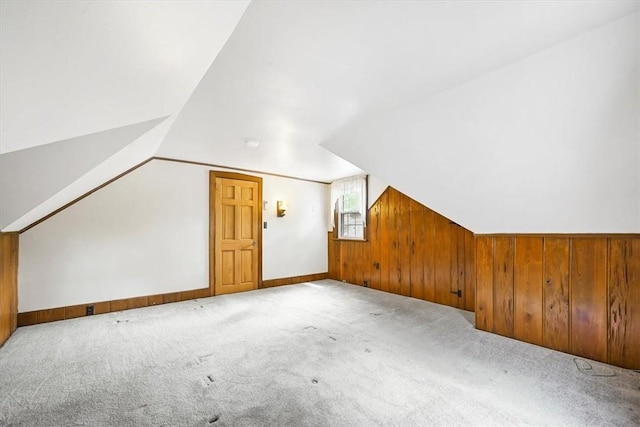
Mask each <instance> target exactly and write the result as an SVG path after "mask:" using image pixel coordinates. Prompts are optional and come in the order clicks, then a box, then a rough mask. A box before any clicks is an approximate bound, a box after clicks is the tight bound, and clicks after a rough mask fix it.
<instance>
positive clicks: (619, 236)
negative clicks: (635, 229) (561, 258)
mask: <svg viewBox="0 0 640 427" xmlns="http://www.w3.org/2000/svg"><path fill="white" fill-rule="evenodd" d="M473 235H474V236H476V237H557V238H563V239H589V238H591V239H601V238H603V237H604V238H615V239H637V238H640V233H613V234H612V233H474V234H473Z"/></svg>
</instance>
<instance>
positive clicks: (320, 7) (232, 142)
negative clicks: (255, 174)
mask: <svg viewBox="0 0 640 427" xmlns="http://www.w3.org/2000/svg"><path fill="white" fill-rule="evenodd" d="M247 5H248V6H247ZM245 9H246V10H245ZM637 9H638V1H633V0H631V1H554V2H538V1H531V2H513V1H495V2H466V1H465V2H450V1H428V2H427V1H425V2H402V1H400V2H398V1H388V2H385V1H382V2H379V1H376V2H374V1H371V2H363V1H343V2H335V1H311V2H302V1H300V2H295V1H269V2H252V3H251V4H248V3H247V2H235V1H234V2H214V1H199V2H189V1H176V2H174V1H150V2H81V1H70V2H7V1H2V18H1V19H2V34H1V36H2V37H1V43H2V45H1V48H2V49H1V50H2V52H1V58H0V59H1V64H0V65H1V66H2V70H1V71H2V72H1V73H0V74H1V76H0V85H1V91H0V92H1V94H0V102H1V104H2V105H1V106H2V111H1V112H0V148H1V149H0V153H11V152H13V151H16V150H20V149H24V148H29V147H34V146H39V145H43V144H48V143H51V142H57V141H62V140H68V139H71V138H77V137H80V136H82V135H89V134H95V133H97V132H104V131H109V130H110V129H117V128H121V127H123V126H126V125H130V124H132V123H141V122H144V121H147V120H150V119H154V118H158V117H164V116H169V117H168V118H167V119H166V120H165V121H164V122H162V123H161V124H160V125H158V126H157V127H155V128H154V129H153V130H151V131H150V132H149V133H147V134H145V135H142V136H141V139H143V141H140V140H136V141H133V142H132V143H131V144H130V145H129V146H127V147H125V148H124V149H123V150H121V151H119V152H118V153H116V154H114V155H112V156H110V157H109V156H107V157H105V159H104V162H103V163H101V164H99V165H97V166H96V168H95V169H93V170H92V171H91V172H87V173H86V174H85V175H83V176H82V177H81V178H79V179H75V180H73V181H69V182H68V185H67V187H65V188H64V189H63V190H61V191H60V192H58V193H56V194H55V195H49V198H46V196H39V197H38V198H40V199H42V200H41V202H42V203H41V204H40V205H38V206H36V208H34V209H31V210H30V211H29V212H23V213H22V216H18V217H15V215H16V214H12V215H10V216H11V218H8V219H7V220H6V221H9V222H11V224H12V225H11V228H7V227H6V226H7V224H9V222H6V221H3V223H2V224H0V226H1V227H3V229H4V230H9V229H18V228H17V227H18V224H21V225H24V224H25V223H28V221H30V220H31V219H34V218H36V217H37V216H38V215H41V214H43V213H45V212H46V211H50V210H52V209H55V206H56V205H60V203H64V202H63V200H67V201H68V199H69V197H73V196H74V195H75V196H77V195H78V194H77V193H78V192H80V191H83V189H86V188H87V187H88V186H89V183H91V184H95V183H97V182H98V181H99V180H105V179H109V177H110V176H111V177H112V176H115V175H117V174H118V173H120V172H122V171H123V170H126V169H127V168H129V167H131V166H132V165H133V164H135V163H137V162H140V161H142V160H144V159H145V158H148V156H150V155H153V154H154V153H155V155H157V156H164V157H172V158H178V159H184V160H191V161H199V162H206V163H212V164H218V165H223V166H230V167H238V168H245V169H253V170H260V171H264V172H272V173H279V174H283V175H290V176H296V177H301V178H307V179H315V180H321V181H331V180H333V179H335V178H339V177H342V176H347V175H351V174H355V173H359V172H360V171H361V170H360V169H359V168H362V169H364V170H366V171H367V172H368V173H372V174H374V175H376V176H379V177H380V178H382V179H383V180H385V181H386V182H388V183H389V184H391V185H394V186H396V187H397V188H399V189H400V190H404V191H405V192H408V193H410V195H412V196H413V197H414V198H416V199H417V200H419V201H421V202H422V203H424V204H427V205H429V206H431V207H433V208H435V209H440V210H442V213H444V214H447V215H449V216H451V217H452V218H456V219H458V220H459V221H460V222H461V223H462V224H463V225H466V226H467V227H468V228H471V229H472V230H473V231H486V230H490V231H500V230H499V229H500V224H498V229H496V228H495V226H496V223H495V222H491V221H490V220H488V218H491V217H492V215H493V216H495V215H498V216H499V215H500V213H501V212H504V206H501V205H500V204H496V205H494V207H493V208H486V207H484V205H486V204H483V208H482V209H479V210H478V211H477V212H478V215H475V216H474V212H476V211H475V209H476V208H473V209H471V210H469V207H468V205H462V206H461V204H460V203H457V202H455V203H454V202H446V200H445V199H446V197H450V198H451V200H454V199H455V200H463V199H465V198H466V197H471V198H472V199H473V200H484V199H483V198H484V197H486V195H487V192H486V191H484V190H479V189H478V188H477V187H473V186H469V185H466V187H465V185H464V184H456V185H451V186H448V187H447V186H441V187H438V186H435V185H426V186H424V188H422V189H418V187H419V185H417V184H407V183H408V182H409V180H410V179H412V180H413V181H414V182H416V183H420V182H424V181H425V180H428V181H429V182H432V181H433V179H434V176H433V173H432V172H433V171H441V172H443V173H442V175H439V178H438V179H439V180H440V181H444V180H445V178H446V177H447V174H448V173H450V171H452V170H456V168H458V169H459V170H464V169H465V168H464V167H465V165H464V164H463V165H456V163H455V161H456V160H455V159H453V158H451V157H450V156H449V154H448V153H449V152H448V151H447V149H446V146H447V145H446V141H447V139H448V138H449V135H448V132H447V131H446V129H445V131H443V132H442V133H437V134H434V135H432V136H434V137H437V138H438V143H434V141H433V140H432V139H429V138H420V137H418V138H416V134H412V133H408V134H407V133H403V132H400V130H402V129H401V128H402V127H406V126H408V125H410V124H408V123H404V122H402V121H398V120H397V118H396V116H395V115H397V114H400V115H402V114H403V113H405V112H406V113H407V114H408V115H409V116H411V117H413V119H414V120H416V121H417V122H421V121H423V120H424V119H425V118H428V116H424V115H423V113H424V114H434V113H436V112H437V110H438V105H439V104H438V102H437V101H433V102H434V105H432V107H431V108H432V109H431V110H424V111H423V110H420V109H418V110H415V109H414V107H415V106H416V105H418V104H419V105H422V104H421V103H424V102H427V100H431V99H434V100H437V99H440V98H438V96H441V94H444V93H448V92H450V91H454V90H456V88H460V87H464V86H465V84H468V83H469V82H473V81H475V80H477V79H480V78H482V77H483V76H489V75H491V74H492V73H495V72H497V71H499V70H501V69H504V68H506V67H509V66H510V65H511V64H518V63H522V62H523V61H526V58H529V57H535V55H537V54H540V53H541V52H544V51H546V50H549V49H552V48H554V47H555V46H557V45H561V44H562V43H564V42H566V41H568V40H571V39H573V38H576V37H578V36H580V35H581V34H586V33H589V32H591V31H597V30H598V28H600V27H602V26H604V25H606V24H608V23H611V22H614V21H616V20H619V19H621V18H623V17H625V16H628V15H630V14H632V13H634V12H635V11H636V10H637ZM614 38H615V37H614ZM598 40H599V39H598ZM593 43H595V45H598V43H599V42H597V41H594V42H593ZM626 48H627V49H628V48H629V47H628V46H627V47H626ZM545 64H546V63H545V62H544V60H543V61H542V65H540V67H541V69H544V66H545ZM572 64H573V63H572ZM619 65H620V66H621V67H623V66H625V65H624V64H619ZM525 68H526V67H525ZM516 71H517V72H526V69H525V70H523V69H521V68H519V69H516ZM525 74H526V73H525ZM514 79H515V80H517V77H515V78H514ZM531 79H534V80H535V79H536V76H535V75H534V76H531ZM596 81H597V79H596ZM631 82H632V83H633V81H631ZM496 85H497V86H495V87H494V86H491V85H489V84H487V86H483V88H481V89H480V92H482V91H483V90H484V91H487V90H490V89H491V90H493V89H496V88H498V89H499V90H504V88H500V83H499V82H498V83H496ZM515 87H516V88H517V84H516V85H515ZM498 89H496V90H498ZM547 89H548V88H547ZM556 89H559V90H562V88H561V87H560V88H555V87H554V90H556ZM635 93H640V91H635ZM481 96H484V97H485V98H484V99H485V100H488V101H489V103H490V102H491V101H490V100H491V93H488V92H484V93H483V95H481ZM605 98H606V96H605V95H603V96H602V97H600V98H598V99H600V100H603V99H605ZM528 100H529V99H523V100H518V99H512V100H511V101H510V102H512V103H513V104H511V105H510V106H509V107H505V108H507V109H512V110H517V109H518V108H519V106H520V105H519V103H524V104H523V105H526V103H527V102H528ZM454 101H459V102H466V101H467V99H466V98H465V97H464V96H463V97H461V98H460V99H459V100H458V99H457V98H456V99H452V100H451V101H450V102H454ZM474 105H476V107H479V108H483V105H482V104H480V105H477V104H474ZM408 106H413V107H408ZM403 108H409V110H408V111H405V110H403ZM496 108H498V107H496ZM499 108H502V107H499ZM415 111H420V113H419V114H418V113H416V114H414V115H413V116H412V114H413V113H415ZM451 111H452V113H451V114H454V113H455V108H453V109H451ZM624 111H627V110H624ZM434 117H437V115H436V116H434ZM636 117H637V115H636ZM434 120H435V119H434ZM437 120H438V121H439V122H441V123H442V122H451V121H454V122H455V120H456V118H455V116H453V115H452V116H445V117H438V118H437ZM492 120H493V118H492ZM373 125H375V126H373ZM523 126H529V123H524V124H523ZM369 127H370V128H371V129H376V131H371V132H367V131H366V129H367V128H369ZM467 130H469V131H471V130H473V131H477V132H485V138H484V139H482V138H481V139H480V140H479V142H477V143H476V145H475V146H476V147H477V146H478V144H481V143H486V142H487V139H489V140H490V139H491V135H492V134H491V132H488V131H487V130H486V128H469V129H467ZM514 132H515V134H518V132H516V131H514ZM519 132H520V133H526V132H528V129H527V128H519ZM406 137H410V140H402V139H401V138H406ZM247 138H251V139H257V140H259V141H260V146H259V147H257V148H253V149H251V148H249V147H246V146H245V144H244V141H245V139H247ZM456 138H457V137H456ZM624 138H627V139H628V135H626V136H624ZM624 138H623V139H624ZM556 140H557V138H556V139H550V140H549V141H554V142H555V141H556ZM456 141H458V139H456ZM625 141H626V140H625ZM593 143H594V144H595V142H593ZM627 143H628V141H627ZM527 144H535V141H533V142H532V141H528V142H527ZM443 147H445V148H443ZM528 147H531V146H530V145H528ZM459 148H460V149H461V150H467V151H469V150H468V148H469V147H468V146H465V145H464V144H463V145H460V146H459ZM525 148H526V147H525ZM569 148H571V149H573V146H569ZM525 151H526V150H525ZM639 151H640V149H639ZM470 152H476V151H473V150H472V151H470ZM2 155H3V156H4V155H5V154H2ZM427 157H428V158H429V159H440V160H441V161H442V162H441V163H440V166H439V167H433V168H432V169H431V172H428V171H425V170H424V164H423V163H421V162H420V161H419V159H423V158H427ZM632 157H633V158H635V159H640V154H638V153H635V156H632ZM381 159H382V160H384V161H381ZM404 159H409V160H410V161H409V162H405V161H404ZM386 160H388V161H386ZM483 160H485V161H489V162H490V163H489V164H488V165H486V167H487V169H488V170H492V167H493V163H492V162H495V164H497V165H499V164H500V159H499V158H492V159H487V158H484V159H483ZM23 161H24V160H23ZM69 161H73V160H72V159H70V160H69ZM445 162H446V166H444V163H445ZM436 166H437V165H436ZM636 166H639V165H636ZM624 167H625V168H627V169H628V168H629V165H624ZM407 171H410V173H408V172H407ZM491 176H492V179H491V180H489V181H487V182H485V184H487V185H489V184H492V183H494V181H493V179H494V178H493V176H494V175H491ZM620 178H621V179H622V178H626V177H620ZM438 179H436V181H437V180H438ZM637 181H638V186H640V178H638V179H637ZM5 187H6V188H8V190H5V189H4V188H5ZM23 187H24V186H23ZM27 187H28V186H27ZM12 188H13V189H17V188H19V186H11V185H8V186H3V190H2V191H3V194H4V193H5V191H7V192H11V191H13V190H12ZM24 191H26V192H28V191H29V190H28V188H27V189H24V188H20V193H21V194H22V192H24ZM85 191H86V190H85ZM518 191H519V189H518V188H517V187H516V186H512V187H511V188H510V189H508V190H505V194H504V195H505V196H506V198H510V197H512V196H513V197H515V195H517V193H518ZM80 194H81V193H80ZM635 194H636V197H637V196H638V195H640V187H638V191H637V193H635ZM54 196H55V197H54ZM445 196H446V197H445ZM25 197H26V196H25ZM43 197H45V198H44V199H43ZM4 200H6V197H5V196H3V195H2V194H0V201H4ZM30 200H31V198H30ZM586 200H587V202H585V203H583V204H582V205H580V206H589V204H590V203H591V198H589V197H587V198H586ZM616 200H617V199H616ZM516 203H518V200H517V197H516ZM634 203H635V205H636V206H637V207H638V208H639V209H640V202H638V201H637V200H635V202H634ZM31 204H32V203H31V202H30V203H29V205H31ZM0 209H4V208H3V207H2V205H0ZM12 209H13V208H12ZM12 209H9V211H11V212H14V211H21V210H24V209H17V210H12ZM27 214H28V215H27ZM45 214H46V213H45ZM508 214H509V215H511V217H516V218H517V217H518V213H517V212H516V213H514V212H509V213H508ZM604 214H606V212H605V213H603V215H604ZM17 215H21V214H17ZM534 216H535V215H534ZM627 216H628V215H627ZM14 217H15V218H14ZM471 218H477V219H476V220H473V219H471ZM529 219H530V218H529V217H522V218H521V220H522V221H519V220H516V221H515V222H514V223H513V224H509V226H508V227H504V228H503V230H504V231H513V230H516V229H523V227H522V224H524V223H525V222H526V221H528V220H529ZM5 222H6V223H5ZM552 222H553V220H552ZM564 224H566V222H556V223H555V225H556V226H558V228H559V229H560V228H563V227H564ZM544 226H545V225H544V224H539V223H534V228H536V229H538V231H544V230H542V229H541V228H544ZM474 227H475V228H476V229H474ZM507 228H508V230H507ZM596 228H597V227H595V226H594V223H588V224H587V226H586V229H585V230H584V231H588V230H587V229H593V230H595V229H596ZM605 228H606V227H605ZM622 228H628V221H626V222H625V221H623V226H622ZM567 231H568V230H567Z"/></svg>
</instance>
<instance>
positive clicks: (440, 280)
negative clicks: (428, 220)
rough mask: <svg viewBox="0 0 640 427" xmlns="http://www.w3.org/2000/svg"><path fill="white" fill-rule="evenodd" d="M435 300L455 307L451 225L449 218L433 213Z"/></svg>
mask: <svg viewBox="0 0 640 427" xmlns="http://www.w3.org/2000/svg"><path fill="white" fill-rule="evenodd" d="M434 219H435V221H434V224H435V302H437V303H438V304H445V305H453V306H454V307H457V305H458V304H457V302H458V301H457V297H456V299H453V298H452V295H451V263H452V262H454V260H453V259H452V258H451V250H452V249H451V248H452V245H451V227H450V224H449V222H450V221H449V220H448V219H447V218H445V217H443V216H442V215H438V214H436V215H435V218H434Z"/></svg>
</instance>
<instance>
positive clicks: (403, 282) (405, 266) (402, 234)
mask: <svg viewBox="0 0 640 427" xmlns="http://www.w3.org/2000/svg"><path fill="white" fill-rule="evenodd" d="M399 194H400V198H399V200H398V202H399V205H398V210H399V215H400V221H399V228H398V244H399V257H400V258H399V265H400V287H399V293H400V295H404V296H406V297H408V296H410V295H411V224H410V221H409V218H410V216H411V213H410V200H411V199H410V198H409V197H407V196H405V195H404V194H402V193H399Z"/></svg>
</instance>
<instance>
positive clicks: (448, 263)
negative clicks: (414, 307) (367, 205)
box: [329, 187, 475, 311]
mask: <svg viewBox="0 0 640 427" xmlns="http://www.w3.org/2000/svg"><path fill="white" fill-rule="evenodd" d="M368 216H369V219H368V221H367V240H366V241H358V240H338V239H336V238H335V235H334V233H329V277H330V278H331V279H336V280H344V281H346V282H348V283H352V284H356V285H364V286H368V287H370V288H372V289H377V290H381V291H386V292H391V293H395V294H400V295H404V296H411V297H414V298H419V299H423V300H426V301H431V302H436V303H439V304H444V305H449V306H453V307H458V308H462V309H464V310H469V311H474V307H475V242H474V237H473V234H472V233H471V232H470V231H469V230H467V229H465V228H463V227H461V226H459V225H458V224H456V223H454V222H452V221H450V220H449V219H447V218H445V217H443V216H442V215H439V214H437V213H436V212H434V211H432V210H431V209H429V208H427V207H426V206H423V205H421V204H420V203H418V202H416V201H415V200H412V199H411V198H409V197H408V196H406V195H404V194H402V193H400V192H399V191H397V190H395V189H394V188H392V187H388V188H387V189H386V190H385V192H384V193H383V194H382V195H381V196H380V198H379V199H378V200H377V201H376V202H375V203H374V204H373V206H372V207H371V209H370V210H369V215H368Z"/></svg>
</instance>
